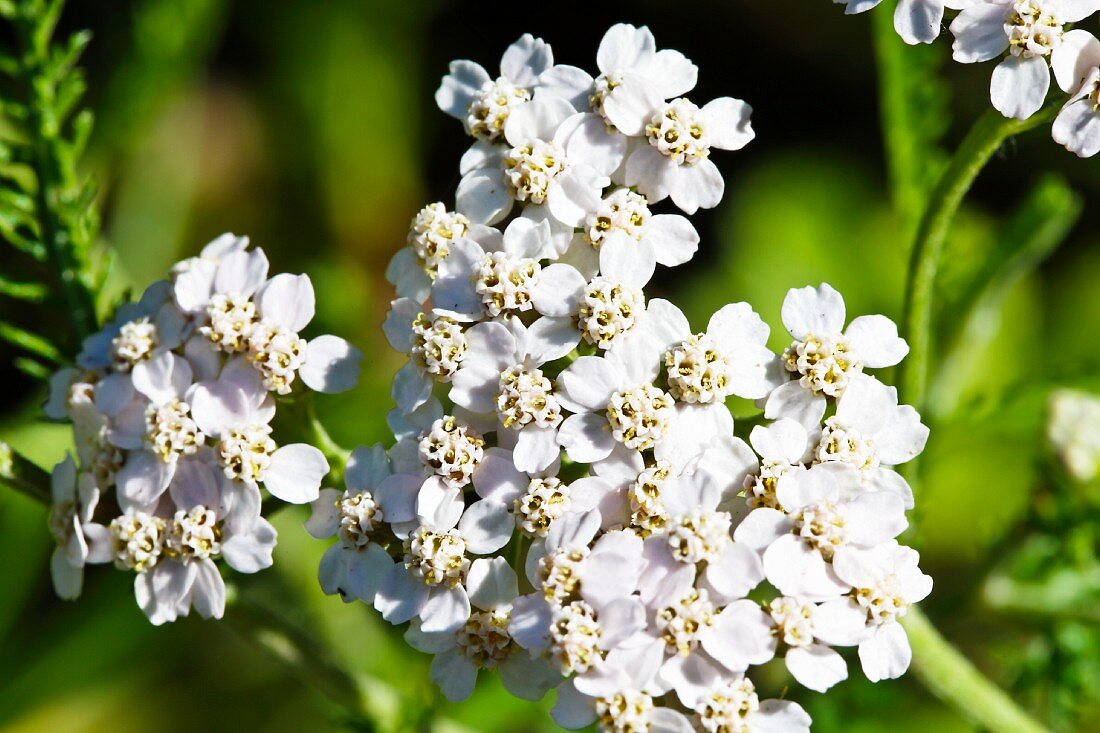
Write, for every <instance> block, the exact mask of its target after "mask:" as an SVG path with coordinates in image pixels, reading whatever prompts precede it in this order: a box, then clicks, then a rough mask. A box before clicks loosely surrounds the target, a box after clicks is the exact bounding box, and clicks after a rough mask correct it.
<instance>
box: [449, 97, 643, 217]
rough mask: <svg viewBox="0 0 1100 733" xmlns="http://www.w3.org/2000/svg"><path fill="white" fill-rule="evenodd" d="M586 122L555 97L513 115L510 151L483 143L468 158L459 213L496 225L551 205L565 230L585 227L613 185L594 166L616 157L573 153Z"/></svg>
mask: <svg viewBox="0 0 1100 733" xmlns="http://www.w3.org/2000/svg"><path fill="white" fill-rule="evenodd" d="M584 117H585V115H583V114H581V115H578V114H577V113H576V112H575V111H574V110H573V107H572V106H571V105H570V104H569V103H568V102H567V101H565V100H563V99H561V98H559V97H554V96H545V97H540V98H538V99H535V100H534V101H532V102H530V103H529V104H525V105H524V106H522V107H520V108H519V109H517V110H515V111H514V112H512V113H511V114H510V115H509V116H508V123H507V124H506V126H505V128H504V135H505V139H506V140H507V144H508V147H506V148H503V149H501V148H499V147H497V146H488V145H484V144H477V145H475V146H474V147H473V148H471V149H470V151H469V152H468V153H467V154H466V155H465V156H463V159H462V173H463V176H462V180H461V181H460V182H459V184H458V190H457V191H456V192H455V202H456V205H457V208H458V210H459V211H461V212H462V213H464V214H465V215H466V216H468V217H470V220H471V221H474V222H477V223H479V224H495V223H497V222H498V221H501V220H502V219H504V218H505V217H506V216H507V215H508V213H509V212H510V211H511V210H512V207H513V205H514V204H515V203H516V202H519V203H521V204H526V206H527V208H528V209H532V208H534V209H540V208H542V207H544V206H545V211H546V212H548V213H549V215H550V217H552V218H553V219H554V220H556V221H557V222H559V223H560V224H561V225H564V226H565V227H568V228H572V227H578V226H581V225H582V224H583V223H584V217H585V214H587V213H588V212H589V211H591V210H593V209H595V208H596V206H597V204H598V202H599V200H600V193H601V192H602V190H603V189H604V188H606V187H607V186H608V185H610V181H609V180H608V178H607V177H606V176H607V173H606V172H604V171H603V170H600V169H599V168H597V167H593V166H592V165H590V164H589V163H593V164H595V165H596V166H599V167H600V168H604V169H606V168H607V167H608V166H610V165H611V163H612V162H613V158H609V157H608V155H610V153H609V154H608V155H604V156H600V157H598V158H596V159H588V158H586V157H581V156H580V155H578V154H570V153H569V152H568V151H567V149H566V147H567V144H568V142H569V136H570V135H571V134H572V133H574V132H575V131H576V128H577V125H579V124H582V123H583V122H584ZM570 118H574V119H570ZM607 137H608V139H609V140H614V139H615V138H612V137H610V136H607ZM622 142H623V144H624V145H625V140H624V141H622ZM586 152H590V151H586Z"/></svg>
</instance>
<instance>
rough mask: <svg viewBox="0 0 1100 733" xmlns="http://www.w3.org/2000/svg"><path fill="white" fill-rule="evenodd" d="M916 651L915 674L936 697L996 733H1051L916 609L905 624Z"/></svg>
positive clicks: (914, 654)
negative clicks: (979, 669)
mask: <svg viewBox="0 0 1100 733" xmlns="http://www.w3.org/2000/svg"><path fill="white" fill-rule="evenodd" d="M902 623H903V625H904V626H905V630H906V631H907V632H908V634H909V643H910V645H911V646H912V647H913V671H914V672H915V673H916V675H917V677H918V678H919V679H920V681H921V682H922V683H924V686H925V687H927V688H928V689H929V690H930V691H931V692H932V694H934V695H936V697H938V698H940V699H941V700H943V701H944V702H946V703H948V704H950V705H951V706H952V707H954V708H955V709H956V710H958V711H959V712H960V713H962V714H963V715H964V716H966V717H967V718H969V719H970V720H972V721H973V722H975V723H977V724H978V725H980V726H981V727H983V728H986V729H988V730H991V731H994V732H995V733H1047V730H1046V728H1044V727H1043V726H1042V725H1040V724H1039V723H1037V722H1036V721H1035V720H1033V719H1032V718H1031V717H1030V716H1028V714H1027V713H1025V712H1024V711H1023V710H1022V709H1020V707H1018V706H1017V705H1016V702H1015V701H1014V700H1013V699H1012V698H1011V697H1009V696H1008V695H1007V694H1006V693H1005V692H1004V691H1003V690H1001V689H1000V688H999V687H997V686H996V685H995V684H993V683H992V682H990V681H989V680H988V679H987V678H986V677H985V676H983V675H982V673H981V672H979V671H978V669H977V668H976V667H975V666H974V665H973V664H971V663H970V660H968V659H967V658H966V657H964V656H963V655H962V654H961V653H959V651H958V650H957V649H956V648H955V647H953V646H952V645H951V644H950V642H948V641H947V640H946V639H944V638H943V636H942V635H941V634H940V632H939V631H937V630H936V627H934V626H933V625H932V622H930V621H929V620H928V618H927V617H926V616H925V615H924V614H923V613H921V611H920V609H918V608H916V607H914V608H911V609H910V610H909V613H908V614H907V615H906V616H905V618H904V619H903V620H902Z"/></svg>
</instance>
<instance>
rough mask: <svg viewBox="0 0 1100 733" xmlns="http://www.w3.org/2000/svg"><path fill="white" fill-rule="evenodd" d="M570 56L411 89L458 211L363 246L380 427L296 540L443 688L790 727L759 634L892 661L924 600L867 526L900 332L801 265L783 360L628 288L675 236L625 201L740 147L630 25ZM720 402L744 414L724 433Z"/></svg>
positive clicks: (673, 218) (911, 422) (823, 665)
mask: <svg viewBox="0 0 1100 733" xmlns="http://www.w3.org/2000/svg"><path fill="white" fill-rule="evenodd" d="M597 59H598V65H599V68H600V72H601V73H600V76H599V77H598V78H596V79H593V78H592V77H591V76H589V75H588V74H585V73H584V72H581V71H579V70H577V69H572V68H570V67H562V66H554V65H553V62H552V57H551V53H550V49H549V47H548V46H547V45H546V44H545V43H544V42H542V41H541V40H537V39H534V38H532V37H530V36H524V37H523V38H521V39H520V40H519V41H518V42H517V43H516V44H514V45H513V46H512V47H510V48H509V49H508V51H507V52H506V53H505V55H504V59H503V61H502V63H501V68H502V74H501V76H500V77H499V78H497V79H495V80H494V79H492V78H491V77H490V76H489V75H488V74H487V73H486V72H485V71H484V70H483V69H482V68H481V67H480V66H478V65H477V64H474V63H472V62H469V61H458V62H454V63H453V64H452V65H451V74H450V75H449V76H447V77H446V78H445V79H444V81H443V85H442V86H441V87H440V90H439V92H438V93H437V101H438V102H439V104H440V106H441V108H443V109H444V111H446V112H448V113H450V114H452V115H453V116H455V117H457V118H458V119H460V120H462V121H463V123H464V125H465V128H466V130H467V132H468V133H469V134H471V135H472V136H473V137H475V138H477V142H476V143H475V144H474V147H473V148H472V149H471V151H470V153H469V154H467V156H466V157H465V158H464V159H463V164H462V170H463V173H464V178H463V180H462V182H461V183H460V184H459V190H458V203H459V205H458V211H448V210H447V209H446V208H445V207H444V205H442V204H433V205H431V206H429V207H426V208H425V209H424V210H422V211H421V212H420V214H418V215H417V217H416V218H415V219H414V221H413V225H412V229H411V231H410V234H409V247H408V248H406V249H404V250H402V252H401V253H399V254H398V255H397V256H396V257H395V258H394V261H393V264H392V265H391V268H390V276H391V279H392V280H393V281H394V283H395V284H396V286H397V288H398V293H399V295H400V296H401V297H399V298H398V299H397V300H395V301H394V302H393V304H392V308H391V311H390V313H389V315H388V317H387V319H386V323H385V327H384V329H385V333H386V336H387V337H388V339H389V341H390V343H391V344H392V345H393V346H394V348H396V349H397V350H399V351H401V352H402V353H405V354H407V355H408V357H409V358H408V362H407V363H406V364H405V366H404V367H402V368H401V370H400V371H399V372H398V373H397V375H396V377H395V379H394V384H393V388H394V389H393V396H394V399H395V402H396V404H397V408H396V409H394V410H392V411H391V412H390V414H389V424H390V427H391V428H392V429H393V432H394V435H395V438H396V442H395V444H394V445H393V446H392V447H391V448H390V449H389V450H386V449H384V448H383V447H382V446H375V447H372V448H360V449H358V450H357V451H355V453H354V454H353V456H352V460H351V462H350V463H349V464H348V468H347V472H346V488H345V490H343V491H337V490H334V489H326V490H324V491H322V493H321V496H320V498H319V499H318V500H317V501H316V502H315V503H314V505H313V515H312V517H311V519H310V521H309V523H308V524H307V528H308V530H309V531H310V532H311V533H312V534H313V535H314V536H316V537H319V538H326V537H336V538H338V541H337V542H336V543H335V544H333V545H332V546H331V547H330V548H329V549H328V551H327V552H326V554H325V555H324V559H323V561H322V563H321V567H320V570H319V576H320V581H321V585H322V587H323V589H324V590H325V592H327V593H330V594H339V595H340V596H341V597H342V598H343V599H344V600H345V601H348V602H350V601H353V600H356V599H358V600H362V601H364V602H366V603H368V604H371V605H373V606H374V607H375V608H376V609H377V610H378V611H379V612H380V613H381V614H382V616H383V617H384V618H385V619H386V620H387V621H390V622H392V623H394V624H401V623H405V622H410V625H409V628H408V631H407V633H406V639H407V640H408V642H409V643H410V644H411V645H412V646H414V647H415V648H417V649H420V650H422V651H425V652H427V653H430V654H434V655H435V658H434V661H433V663H432V678H433V679H434V680H435V681H436V682H437V683H438V684H439V685H440V687H441V688H442V690H443V692H444V694H445V695H446V696H447V697H448V698H449V699H452V700H458V699H462V698H464V697H466V696H468V695H469V694H470V693H471V691H472V690H473V687H474V683H475V681H476V678H477V675H478V671H479V670H481V669H490V670H492V669H498V670H499V671H500V674H501V677H502V680H503V683H504V685H505V686H506V687H507V688H508V689H509V690H510V691H511V692H512V693H513V694H515V695H517V696H519V697H523V698H528V699H538V698H540V697H542V696H543V695H544V694H545V693H546V692H547V691H549V690H550V689H554V688H556V689H557V705H556V706H555V708H554V711H553V715H554V718H555V720H557V722H559V723H560V724H561V725H563V726H565V727H568V728H580V727H584V726H586V725H589V724H591V723H593V722H598V724H599V729H600V730H601V731H614V732H617V733H628V732H629V733H638V732H640V731H652V732H653V733H671V732H679V733H692V731H707V732H708V733H730V732H731V731H750V730H760V731H764V730H776V731H778V730H783V731H799V730H802V731H807V730H808V729H809V724H810V719H809V716H808V715H807V714H806V713H805V711H804V710H803V709H802V708H801V707H800V706H799V705H797V704H796V703H794V702H790V701H785V700H761V699H760V697H759V696H758V694H757V692H756V690H755V687H754V685H753V683H752V681H751V680H750V679H749V678H748V677H746V672H747V671H748V669H749V668H750V667H751V666H755V665H760V664H764V663H766V662H768V661H770V660H771V659H773V658H774V657H776V656H780V657H783V658H784V659H785V660H786V663H787V666H788V668H789V669H790V671H791V673H792V675H793V676H794V677H795V678H796V679H797V680H799V681H800V682H801V683H803V684H804V685H805V686H807V687H810V688H812V689H814V690H825V689H827V688H828V687H830V686H831V685H833V684H835V683H836V682H839V681H840V680H842V679H844V678H845V677H846V676H847V669H846V664H845V661H844V659H843V658H842V657H841V656H840V654H838V653H837V652H836V651H834V649H833V647H835V646H858V647H859V656H860V659H861V661H862V664H863V667H864V670H865V671H866V674H867V676H868V677H869V678H870V679H872V680H879V679H883V678H889V677H896V676H898V675H900V674H902V673H903V672H904V671H905V669H906V668H907V667H908V664H909V647H908V643H907V640H906V636H905V632H904V631H903V629H902V627H901V626H900V625H899V624H898V623H897V621H898V619H899V618H900V617H901V616H903V615H904V614H905V613H906V610H907V609H908V608H909V606H910V604H912V603H915V602H917V601H919V600H921V599H923V598H924V597H925V596H926V595H928V593H929V592H930V590H931V579H930V578H928V577H927V576H926V575H923V574H922V573H921V572H920V570H919V569H918V568H917V559H918V557H917V553H916V552H914V551H913V550H911V549H909V548H907V547H903V546H900V545H899V544H898V543H897V542H896V540H895V537H897V535H898V534H899V533H900V532H901V531H902V530H903V529H905V527H906V518H905V511H906V509H908V508H910V507H911V506H912V493H911V492H910V490H909V487H908V485H907V484H906V482H905V481H904V479H902V478H901V476H900V475H899V474H897V473H896V472H895V471H894V470H893V469H892V468H891V467H892V466H895V465H897V464H900V463H904V462H905V461H908V460H910V459H911V458H913V457H914V456H916V455H917V454H918V453H920V451H921V450H922V449H923V447H924V443H925V440H926V438H927V432H928V431H927V428H925V427H924V426H923V425H922V424H921V423H920V419H919V416H918V415H917V413H916V412H915V411H914V410H913V409H912V408H910V407H908V406H903V405H898V402H897V393H896V392H895V391H894V390H893V389H892V388H890V387H887V386H885V385H883V384H882V383H881V382H879V381H878V380H877V379H875V378H874V377H872V376H870V375H869V374H867V373H865V370H868V369H876V368H881V367H889V366H892V365H895V364H897V363H898V362H899V361H900V360H901V359H902V358H903V357H904V356H905V354H906V353H907V350H908V347H907V346H906V344H905V342H904V341H903V340H901V339H900V338H899V337H898V335H897V329H896V327H895V326H894V324H893V323H892V322H891V321H889V320H888V319H887V318H885V317H883V316H862V317H859V318H856V319H854V320H853V321H851V322H850V323H848V324H847V326H846V325H845V309H844V302H843V300H842V299H841V297H840V295H839V294H838V293H837V292H836V291H835V290H833V289H832V288H830V287H829V286H828V285H822V286H821V287H819V288H816V289H815V288H803V289H800V290H792V291H791V292H790V293H789V294H788V295H787V299H786V301H785V302H784V305H783V322H784V324H785V325H786V326H787V329H788V330H789V331H790V338H791V342H790V347H789V348H787V349H786V350H785V351H784V352H783V353H782V354H781V355H780V354H776V353H774V352H772V351H770V350H769V349H768V348H767V346H766V343H767V340H768V336H769V328H768V326H767V325H766V324H765V323H764V322H763V321H762V320H761V318H760V317H759V316H758V315H757V314H756V313H755V312H754V311H753V310H752V308H751V307H750V306H749V305H748V304H746V303H733V304H730V305H727V306H725V307H723V308H722V309H720V310H719V311H718V312H717V313H715V314H714V315H713V317H712V318H711V319H710V321H709V323H708V324H707V327H706V330H704V331H697V330H695V329H694V328H692V326H691V325H690V324H689V322H688V320H687V318H686V317H685V316H684V314H683V313H682V312H681V311H680V310H679V309H678V308H677V307H676V306H674V305H673V304H671V303H669V302H668V301H664V300H660V299H653V300H650V301H648V302H647V300H646V298H645V295H644V292H643V287H644V286H645V285H646V283H647V282H648V280H649V279H650V276H651V275H652V273H653V270H654V267H655V264H656V263H661V264H664V265H667V266H673V265H677V264H680V263H683V262H685V261H686V260H688V259H689V258H690V257H691V256H692V254H693V253H694V251H695V249H696V247H697V243H698V236H697V235H696V233H695V230H694V229H693V228H692V225H691V224H690V223H689V222H688V220H687V219H685V218H684V217H683V216H681V215H678V214H661V213H656V212H655V211H654V210H653V209H652V208H651V207H652V206H653V205H654V204H656V203H657V202H658V201H661V200H662V199H664V198H666V196H667V197H670V198H671V199H672V203H674V204H676V205H678V206H679V207H680V208H681V209H682V210H684V211H686V212H689V213H690V212H692V211H694V210H695V209H696V208H698V207H699V206H703V205H706V206H713V205H715V204H716V203H717V202H718V199H719V197H720V194H721V190H722V188H721V183H722V179H721V176H720V175H719V174H718V172H717V169H716V168H715V167H714V165H713V163H711V162H710V160H709V157H708V156H709V153H710V151H711V149H713V148H736V147H739V146H740V145H743V144H744V143H745V142H747V141H748V140H749V138H750V137H751V132H750V130H749V127H748V107H747V106H746V105H744V104H743V103H741V102H737V101H734V100H732V99H721V100H717V101H716V102H712V103H710V104H708V105H706V106H705V107H702V108H700V107H697V106H696V105H695V104H693V103H692V102H689V101H688V100H686V99H683V98H678V99H673V100H672V101H666V100H668V99H669V98H670V97H675V96H676V95H678V94H682V93H684V92H685V91H686V90H687V89H689V88H690V87H691V86H692V85H693V83H694V81H695V75H696V71H695V67H694V66H693V65H692V64H691V63H690V62H689V61H687V59H685V58H684V57H683V56H682V55H681V54H679V53H678V52H675V51H668V50H662V51H658V50H657V49H656V46H655V44H654V40H653V37H652V35H651V34H650V32H649V31H648V30H647V29H645V28H635V27H632V26H626V25H619V26H615V27H613V28H612V29H611V30H609V31H608V33H607V34H606V36H605V37H604V40H603V42H602V44H601V46H600V49H599V53H598V56H597ZM505 217H508V218H507V219H505ZM494 224H496V225H499V228H493V227H492V226H491V225H494ZM732 396H738V397H742V398H748V399H752V400H757V401H758V402H757V403H758V405H759V406H760V407H761V408H762V409H763V410H764V412H763V415H762V416H761V417H760V418H759V423H760V424H758V425H756V427H754V428H753V429H752V432H751V436H750V442H751V447H750V445H749V443H746V442H745V441H744V440H742V439H741V438H738V437H735V435H734V420H733V417H732V414H731V413H730V410H729V409H728V408H727V406H726V400H727V398H729V397H732ZM765 580H767V581H768V583H769V584H770V586H771V587H772V588H774V589H776V590H777V592H772V593H768V592H764V588H766V587H767V586H761V583H762V582H763V581H765ZM758 587H759V590H760V592H759V593H756V594H754V596H753V600H750V599H748V598H747V595H748V594H749V593H750V591H753V590H754V589H757V588H758Z"/></svg>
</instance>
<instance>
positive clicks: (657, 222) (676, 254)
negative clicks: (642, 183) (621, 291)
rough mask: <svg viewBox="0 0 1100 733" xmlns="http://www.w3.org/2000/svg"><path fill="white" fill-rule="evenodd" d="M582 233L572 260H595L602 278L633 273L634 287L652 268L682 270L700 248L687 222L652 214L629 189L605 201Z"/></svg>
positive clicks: (590, 215)
mask: <svg viewBox="0 0 1100 733" xmlns="http://www.w3.org/2000/svg"><path fill="white" fill-rule="evenodd" d="M582 229H583V232H582V233H581V234H580V235H578V236H575V237H574V239H573V243H572V244H571V246H570V249H571V255H572V257H573V258H574V259H579V260H581V261H582V262H583V261H584V260H593V261H595V262H594V264H597V266H598V267H599V270H600V271H601V272H602V273H603V274H604V275H612V274H613V273H616V272H622V271H624V270H625V271H637V272H638V273H639V278H638V279H639V280H640V283H639V287H640V286H642V285H645V284H646V283H647V282H649V278H650V277H651V276H652V275H653V270H654V268H655V267H656V264H657V263H660V264H662V265H664V266H665V267H675V266H676V265H682V264H684V263H685V262H687V261H688V260H690V259H691V258H692V256H693V255H694V254H695V251H696V249H698V247H699V233H698V232H696V231H695V227H694V226H692V224H691V222H690V221H688V219H687V218H686V217H683V216H680V215H679V214H654V213H652V212H651V211H650V209H649V202H648V201H647V200H646V198H645V196H643V195H641V194H640V193H637V192H635V191H632V190H631V189H629V188H616V189H614V190H612V191H611V192H610V193H608V194H607V195H606V196H604V198H603V199H601V200H600V202H599V204H598V205H597V206H596V208H595V209H593V210H591V211H589V212H588V213H587V215H586V216H585V220H584V224H583V225H582ZM597 255H598V258H597ZM578 269H580V268H578ZM588 269H591V266H590V267H589V268H588ZM582 272H584V270H582ZM585 274H588V273H587V272H586V273H585Z"/></svg>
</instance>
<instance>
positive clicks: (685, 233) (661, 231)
mask: <svg viewBox="0 0 1100 733" xmlns="http://www.w3.org/2000/svg"><path fill="white" fill-rule="evenodd" d="M642 241H643V242H645V243H646V244H647V245H649V246H650V247H652V249H653V254H654V256H655V257H656V258H657V261H658V262H660V263H661V264H662V265H664V266H666V267H675V266H676V265H682V264H684V263H685V262H687V261H688V260H690V259H691V258H692V257H693V256H694V255H695V252H696V250H698V249H699V232H697V231H695V227H694V226H692V224H691V222H690V221H689V220H688V219H687V217H683V216H680V215H678V214H656V215H655V216H653V217H652V218H651V219H650V220H649V221H648V222H646V225H645V229H643V230H642Z"/></svg>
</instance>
